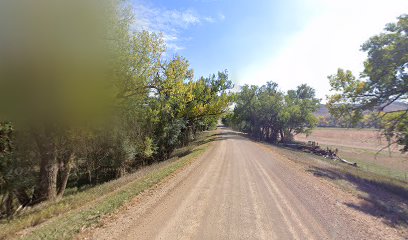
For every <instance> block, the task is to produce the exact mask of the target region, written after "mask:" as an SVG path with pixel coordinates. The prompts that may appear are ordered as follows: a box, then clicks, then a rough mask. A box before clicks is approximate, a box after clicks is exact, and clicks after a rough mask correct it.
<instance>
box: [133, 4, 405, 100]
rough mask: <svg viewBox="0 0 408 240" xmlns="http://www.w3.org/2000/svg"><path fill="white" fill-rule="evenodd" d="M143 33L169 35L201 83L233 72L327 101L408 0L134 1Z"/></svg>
mask: <svg viewBox="0 0 408 240" xmlns="http://www.w3.org/2000/svg"><path fill="white" fill-rule="evenodd" d="M132 4H133V6H134V12H135V15H136V25H137V26H138V28H141V29H146V30H150V31H155V32H162V33H163V34H164V36H165V40H166V43H167V45H168V54H169V55H172V54H179V55H182V56H185V57H186V58H187V59H188V60H189V61H190V64H191V66H192V68H194V70H195V74H196V77H199V76H201V75H204V76H207V75H209V74H211V73H216V72H217V71H219V70H223V69H228V71H229V72H230V78H231V79H232V80H233V81H234V82H235V83H236V85H243V84H256V85H260V84H264V83H265V82H266V81H275V82H277V83H278V84H279V85H280V87H281V89H282V90H288V89H292V88H295V87H296V86H297V85H300V84H301V83H307V84H309V85H311V86H312V87H314V88H315V89H316V91H317V95H318V97H320V98H322V99H324V98H325V95H326V94H327V93H328V91H329V85H328V80H327V76H328V75H330V74H333V73H335V72H336V69H337V68H338V67H342V68H347V69H350V70H353V71H354V72H355V73H356V74H358V73H359V72H360V71H361V70H362V61H363V60H364V57H365V55H364V53H362V52H360V51H359V48H360V45H361V44H362V43H363V42H364V41H366V40H367V39H368V38H369V37H370V36H372V35H374V34H376V33H379V32H380V31H381V30H382V29H383V27H384V25H385V24H386V23H388V22H392V21H395V19H396V17H397V16H399V15H401V14H403V13H408V1H407V0H384V1H382V0H253V1H247V0H156V1H148V0H132Z"/></svg>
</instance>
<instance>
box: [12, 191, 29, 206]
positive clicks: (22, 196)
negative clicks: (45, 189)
mask: <svg viewBox="0 0 408 240" xmlns="http://www.w3.org/2000/svg"><path fill="white" fill-rule="evenodd" d="M14 195H16V198H17V200H18V202H19V203H20V204H21V206H23V207H25V206H28V205H29V204H30V202H31V198H30V196H28V194H27V192H26V191H25V189H23V188H18V189H16V190H14Z"/></svg>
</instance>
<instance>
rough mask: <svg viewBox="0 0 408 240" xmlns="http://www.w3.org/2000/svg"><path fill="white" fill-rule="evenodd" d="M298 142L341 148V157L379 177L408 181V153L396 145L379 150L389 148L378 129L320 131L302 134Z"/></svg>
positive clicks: (331, 129) (319, 129) (330, 129)
mask: <svg viewBox="0 0 408 240" xmlns="http://www.w3.org/2000/svg"><path fill="white" fill-rule="evenodd" d="M295 139H296V140H297V141H302V142H307V141H315V142H318V143H319V145H320V146H322V147H330V148H332V149H334V148H337V149H338V150H339V153H338V155H339V156H340V157H341V158H344V159H347V160H350V161H354V162H357V163H358V165H359V166H360V167H361V168H364V169H366V170H368V171H371V172H375V173H377V174H381V175H386V176H390V177H395V178H398V179H402V180H407V178H408V176H407V172H408V154H401V153H400V152H399V151H398V147H397V146H396V145H394V146H392V147H391V149H390V150H388V149H384V150H383V151H381V152H380V153H378V150H380V149H381V148H384V147H385V146H387V141H386V140H385V139H384V138H381V135H380V133H379V132H378V130H374V129H342V128H317V129H315V130H313V132H312V134H311V135H309V136H308V137H306V135H303V134H302V135H298V136H296V137H295Z"/></svg>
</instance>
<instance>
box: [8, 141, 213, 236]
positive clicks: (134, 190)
mask: <svg viewBox="0 0 408 240" xmlns="http://www.w3.org/2000/svg"><path fill="white" fill-rule="evenodd" d="M209 137H210V136H208V135H207V136H206V137H204V138H209ZM207 147H208V144H202V145H199V146H196V147H194V148H193V151H192V150H191V149H188V152H189V154H188V155H185V156H183V157H181V158H179V159H177V160H175V161H172V162H170V163H169V164H168V165H165V166H163V167H159V168H158V169H155V170H153V171H152V172H150V173H148V174H147V175H145V176H143V177H141V178H140V177H133V176H132V175H130V176H128V177H124V178H123V179H118V180H115V181H112V182H109V183H106V184H102V185H99V186H97V187H94V188H90V189H88V190H86V191H83V192H79V193H77V194H72V195H69V196H67V197H65V198H63V199H62V200H61V201H59V202H54V203H48V204H44V205H43V206H37V207H36V208H35V209H33V210H31V211H28V212H26V213H24V214H23V215H21V216H18V217H16V218H15V219H13V220H11V221H8V222H2V223H1V225H0V239H7V238H13V237H16V235H15V234H16V233H17V232H19V231H21V230H23V229H26V228H29V227H32V226H36V225H38V224H40V223H42V222H45V221H47V220H51V221H49V222H45V223H44V224H42V225H39V226H37V227H35V228H33V229H32V231H30V232H29V234H27V235H25V236H24V237H23V239H72V238H73V237H74V236H75V235H76V234H78V233H79V232H81V230H83V229H85V228H88V227H90V226H93V225H96V224H97V223H98V222H99V221H100V220H101V218H102V217H103V216H105V215H108V214H111V213H113V212H115V211H116V210H118V209H119V208H120V207H122V206H123V205H125V204H126V203H127V202H128V201H130V200H131V199H133V198H134V197H136V196H137V195H138V194H139V193H141V192H143V191H144V190H146V189H149V188H151V187H153V186H154V185H156V184H158V183H159V182H160V181H162V180H164V179H165V178H166V177H168V176H170V175H172V174H173V173H175V172H176V171H177V170H178V169H181V168H183V167H184V166H187V165H188V164H190V163H191V162H192V161H193V160H194V159H196V158H197V157H199V156H200V155H201V154H202V153H204V152H205V150H206V149H207ZM190 148H191V147H190ZM118 189H119V190H118ZM90 202H92V204H89V203H90ZM84 205H88V206H84ZM80 208H81V209H80Z"/></svg>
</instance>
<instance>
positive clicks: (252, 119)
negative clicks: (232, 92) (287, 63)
mask: <svg viewBox="0 0 408 240" xmlns="http://www.w3.org/2000/svg"><path fill="white" fill-rule="evenodd" d="M235 104H236V105H235V108H234V110H233V112H232V113H230V114H229V115H227V116H226V117H225V118H224V119H223V122H224V124H226V125H228V126H232V127H233V128H236V129H238V130H240V131H243V132H245V133H248V134H249V135H250V136H252V137H254V138H256V139H259V140H261V141H268V142H272V143H277V142H278V141H280V142H288V141H292V140H293V136H294V135H295V134H298V133H306V132H308V131H310V130H311V129H312V128H313V127H315V126H316V124H317V118H316V116H315V115H314V112H315V111H316V110H317V109H318V108H319V105H320V101H319V99H317V98H316V97H315V90H314V89H313V88H311V87H309V86H307V85H306V84H302V85H300V86H298V87H297V88H296V89H295V90H289V91H287V92H282V91H280V90H279V89H278V84H277V83H274V82H268V83H267V84H265V85H263V86H261V87H258V86H255V85H252V86H249V85H245V86H243V87H242V89H241V90H240V92H239V93H237V95H236V99H235Z"/></svg>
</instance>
